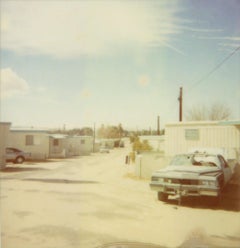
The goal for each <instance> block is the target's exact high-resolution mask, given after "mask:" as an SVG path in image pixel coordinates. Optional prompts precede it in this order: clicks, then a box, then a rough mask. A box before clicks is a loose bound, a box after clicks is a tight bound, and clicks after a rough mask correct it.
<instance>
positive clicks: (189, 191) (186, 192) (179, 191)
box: [150, 182, 220, 196]
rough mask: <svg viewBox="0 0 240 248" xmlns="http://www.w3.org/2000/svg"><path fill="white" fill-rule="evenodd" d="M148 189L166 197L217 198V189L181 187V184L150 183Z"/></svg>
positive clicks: (218, 193)
mask: <svg viewBox="0 0 240 248" xmlns="http://www.w3.org/2000/svg"><path fill="white" fill-rule="evenodd" d="M150 188H151V189H152V190H154V191H158V192H163V193H165V194H168V195H181V196H219V195H220V189H219V188H218V187H211V188H210V187H206V186H202V185H182V184H167V183H166V184H163V183H155V182H151V183H150Z"/></svg>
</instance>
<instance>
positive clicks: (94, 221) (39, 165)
mask: <svg viewBox="0 0 240 248" xmlns="http://www.w3.org/2000/svg"><path fill="white" fill-rule="evenodd" d="M130 149H131V148H130V146H129V145H126V146H125V147H124V148H115V149H113V150H111V151H110V153H94V154H92V155H90V156H79V157H73V158H69V159H61V160H50V161H47V162H25V163H24V164H22V165H14V164H8V165H7V168H5V169H4V170H3V171H1V173H0V175H1V247H2V248H56V247H58V248H63V247H64V248H65V247H68V248H79V247H84V248H92V247H93V248H95V247H104V245H106V244H112V246H109V247H130V246H117V245H116V246H114V245H113V244H120V243H121V242H125V243H127V242H129V244H135V245H136V243H138V246H134V247H150V244H154V245H156V246H154V247H204V248H205V247H240V170H239V167H238V166H237V167H236V172H235V174H234V177H233V179H232V180H231V182H230V184H229V185H228V186H227V188H226V189H225V191H224V194H223V199H222V202H221V203H220V205H219V206H211V205H209V204H208V203H207V202H204V201H201V200H198V199H185V200H184V201H183V203H182V205H181V206H178V204H177V201H176V200H174V199H172V200H169V201H168V202H167V203H163V202H160V201H158V200H157V194H156V192H154V191H151V190H150V188H149V180H146V179H140V178H138V177H136V176H135V174H134V164H125V157H126V155H127V154H128V153H129V152H130ZM140 243H141V244H142V246H140ZM144 244H147V245H145V246H144ZM131 247H132V246H131Z"/></svg>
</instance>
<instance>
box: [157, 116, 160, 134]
mask: <svg viewBox="0 0 240 248" xmlns="http://www.w3.org/2000/svg"><path fill="white" fill-rule="evenodd" d="M157 135H160V116H158V118H157Z"/></svg>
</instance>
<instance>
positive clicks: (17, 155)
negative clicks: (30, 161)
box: [6, 147, 31, 164]
mask: <svg viewBox="0 0 240 248" xmlns="http://www.w3.org/2000/svg"><path fill="white" fill-rule="evenodd" d="M30 155H31V154H30V153H26V152H24V151H21V150H19V149H17V148H13V147H7V148H6V161H7V162H13V163H15V164H22V163H23V162H24V161H25V160H26V159H27V158H29V157H30Z"/></svg>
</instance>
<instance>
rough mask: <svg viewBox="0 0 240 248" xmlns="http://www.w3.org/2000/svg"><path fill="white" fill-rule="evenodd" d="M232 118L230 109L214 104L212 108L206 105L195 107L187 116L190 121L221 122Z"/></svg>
mask: <svg viewBox="0 0 240 248" xmlns="http://www.w3.org/2000/svg"><path fill="white" fill-rule="evenodd" d="M230 116H231V111H230V109H229V108H228V107H227V106H226V105H223V104H220V103H214V104H213V105H212V106H210V108H207V107H206V106H204V105H195V106H193V107H192V108H191V109H190V110H189V111H188V112H187V115H186V119H187V120H188V121H206V120H208V121H218V120H219V121H220V120H226V119H228V118H229V117H230Z"/></svg>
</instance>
